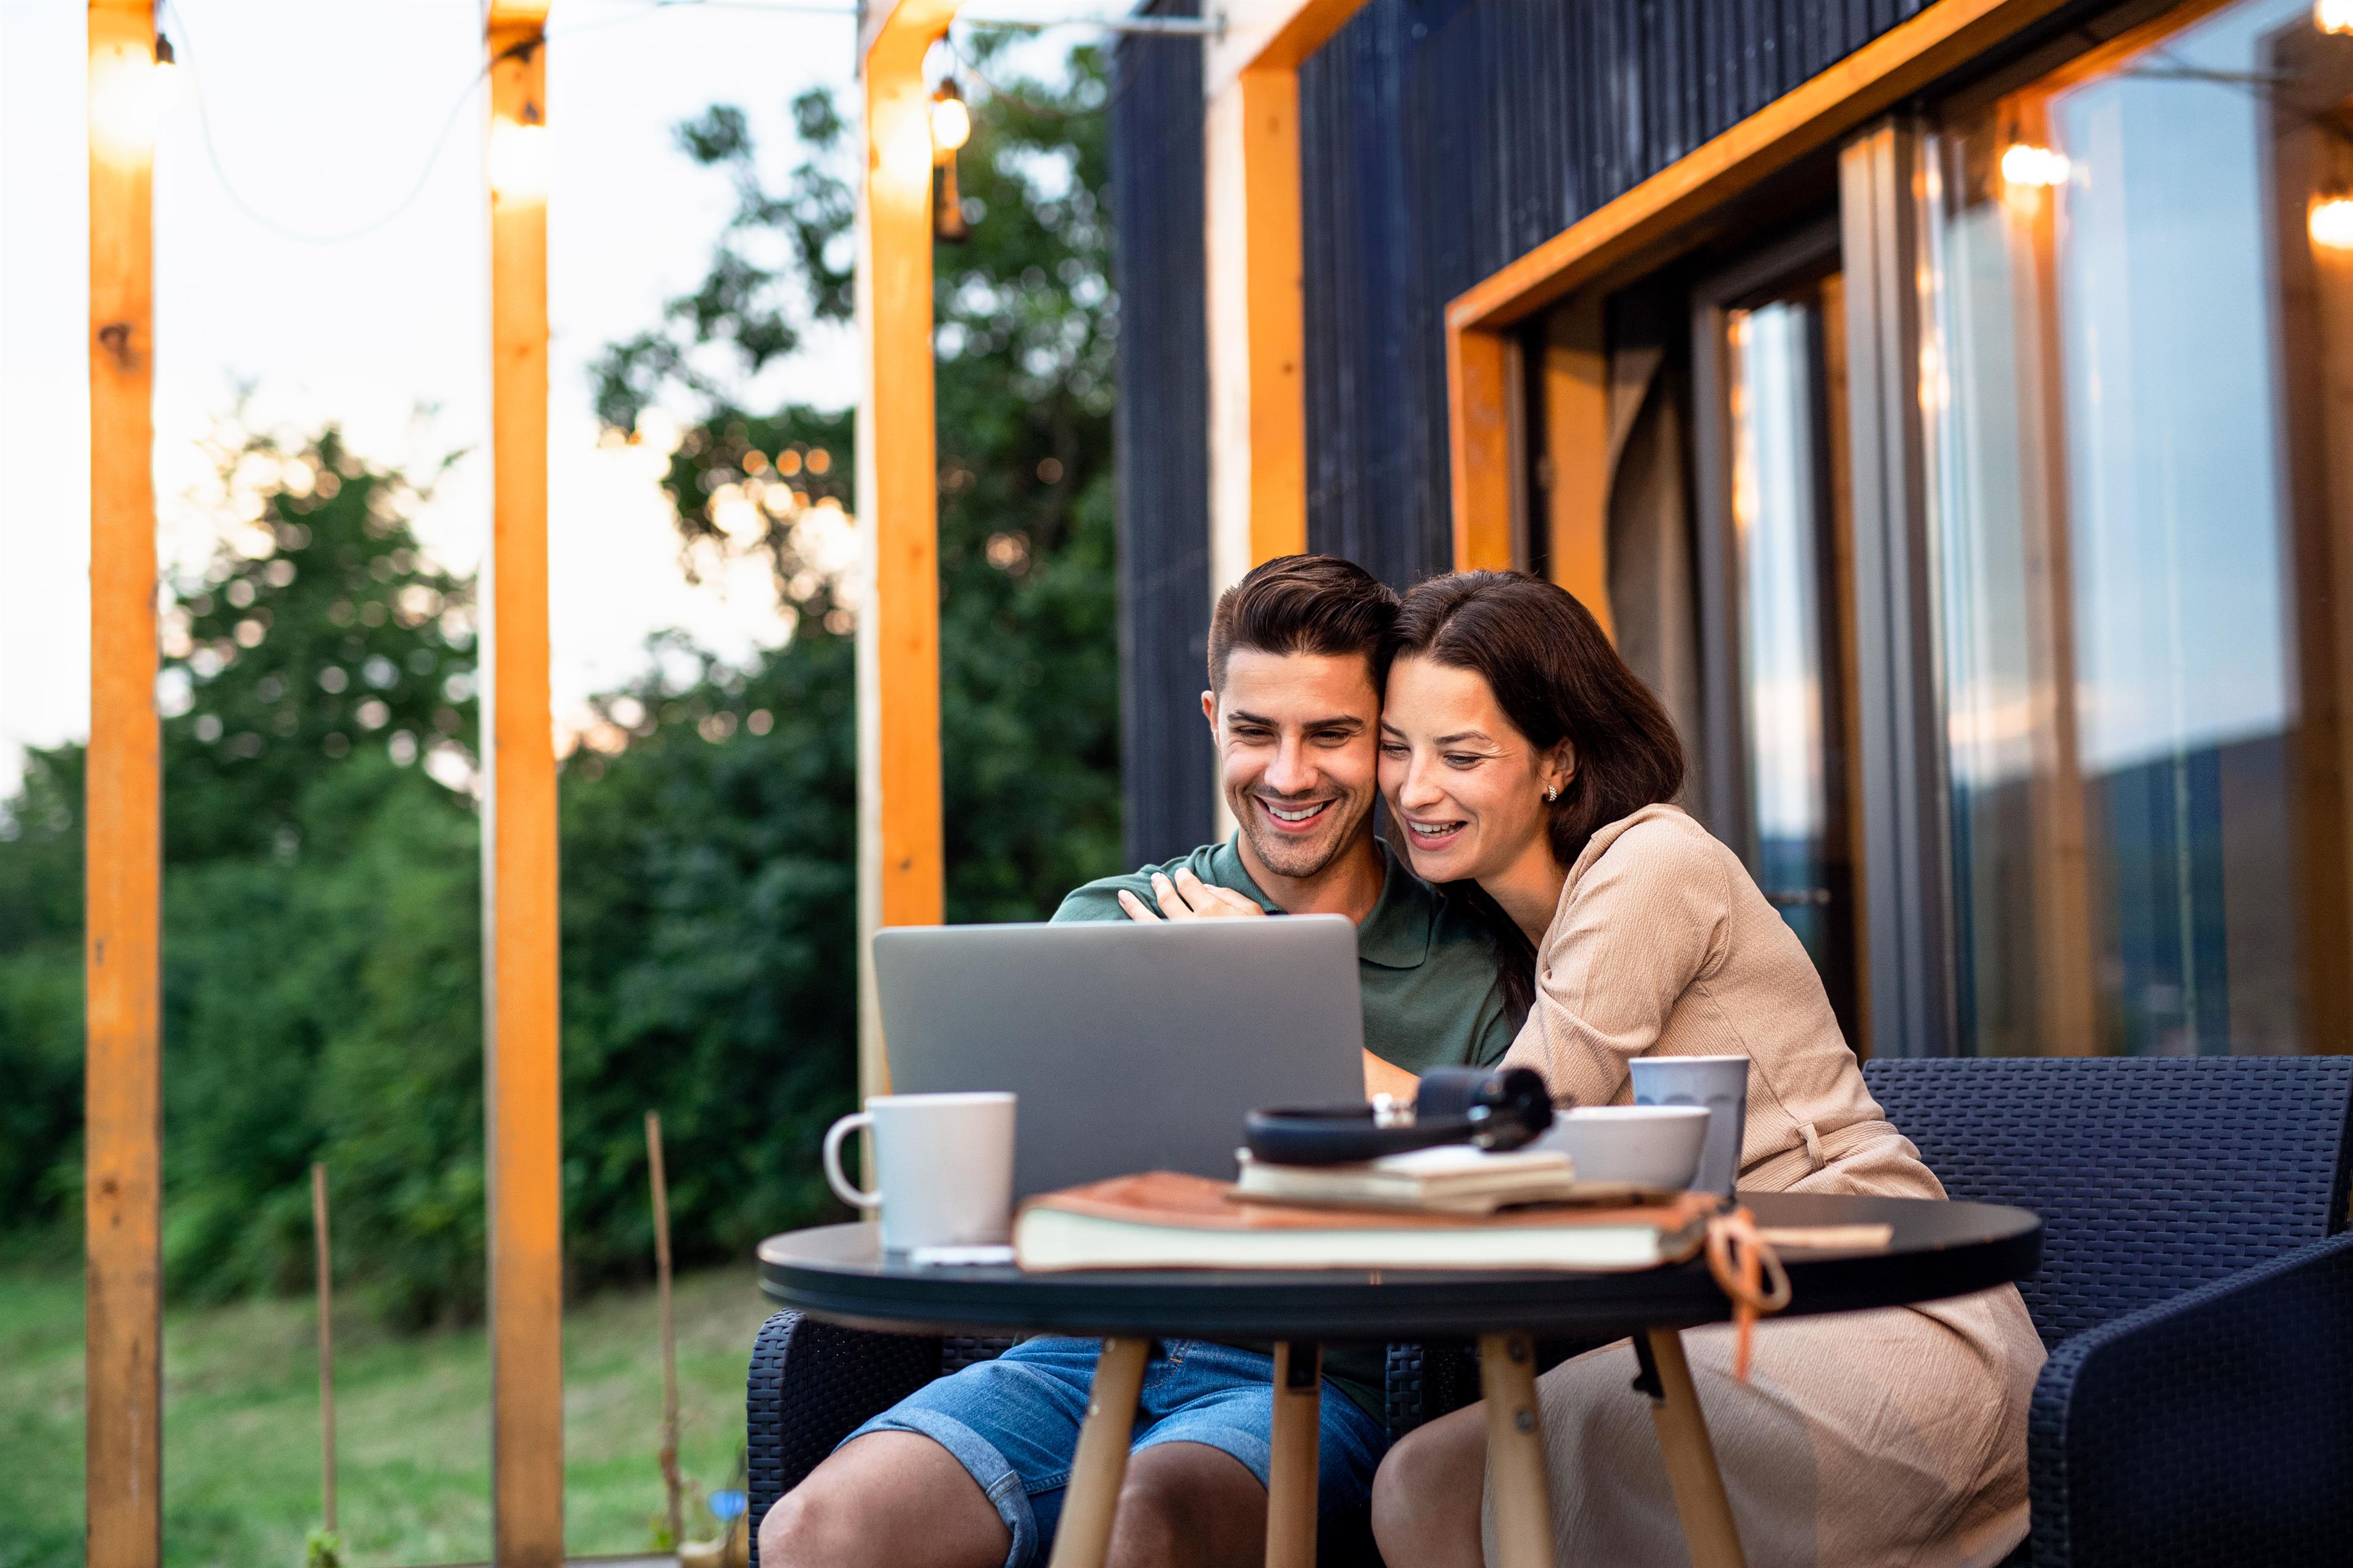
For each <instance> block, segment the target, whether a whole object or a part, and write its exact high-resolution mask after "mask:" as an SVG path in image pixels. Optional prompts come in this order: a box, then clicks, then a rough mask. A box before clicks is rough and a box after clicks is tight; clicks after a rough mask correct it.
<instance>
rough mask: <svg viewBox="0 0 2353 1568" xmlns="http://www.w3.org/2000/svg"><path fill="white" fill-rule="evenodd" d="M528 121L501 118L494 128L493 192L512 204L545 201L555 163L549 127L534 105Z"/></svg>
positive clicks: (529, 111)
mask: <svg viewBox="0 0 2353 1568" xmlns="http://www.w3.org/2000/svg"><path fill="white" fill-rule="evenodd" d="M524 112H525V114H526V116H527V118H525V119H523V120H509V119H507V118H506V117H505V116H503V115H501V116H500V117H499V118H498V119H497V120H496V121H493V122H492V123H491V190H492V191H494V192H496V193H497V194H498V195H500V196H501V197H503V198H505V199H506V200H509V201H520V202H543V201H545V200H546V199H547V190H548V186H549V184H551V183H552V182H551V179H550V174H551V169H550V165H551V164H552V163H554V149H553V148H552V147H551V146H550V145H549V142H548V135H547V127H546V126H544V125H543V124H541V123H540V122H539V121H538V119H537V117H536V114H535V111H534V110H533V109H532V107H531V106H530V105H525V106H524Z"/></svg>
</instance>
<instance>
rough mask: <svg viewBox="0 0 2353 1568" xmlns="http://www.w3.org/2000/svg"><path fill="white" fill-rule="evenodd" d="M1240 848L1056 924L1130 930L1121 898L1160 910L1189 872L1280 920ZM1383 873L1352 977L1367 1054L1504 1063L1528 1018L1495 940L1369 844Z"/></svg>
mask: <svg viewBox="0 0 2353 1568" xmlns="http://www.w3.org/2000/svg"><path fill="white" fill-rule="evenodd" d="M1239 837H1240V836H1239V835H1237V836H1236V838H1229V839H1228V840H1227V841H1226V842H1224V843H1223V844H1205V845H1203V846H1202V847H1200V848H1198V849H1196V850H1194V851H1193V852H1192V853H1191V854H1190V855H1187V856H1186V857H1185V858H1183V859H1181V860H1171V861H1169V862H1168V863H1167V864H1166V865H1165V866H1146V867H1145V868H1142V869H1141V870H1138V871H1134V872H1132V873H1130V874H1129V875H1127V876H1124V877H1105V878H1103V879H1102V880H1100V881H1094V882H1089V883H1088V884H1087V885H1086V886H1085V887H1083V888H1080V889H1077V890H1076V891H1074V892H1072V893H1071V896H1070V897H1068V898H1066V899H1064V900H1062V906H1061V908H1060V909H1058V910H1055V911H1054V918H1055V919H1056V920H1058V921H1124V920H1125V919H1127V914H1126V911H1124V910H1122V909H1121V908H1120V907H1119V895H1120V892H1121V890H1122V889H1125V890H1126V891H1128V892H1131V893H1134V895H1135V896H1136V897H1137V898H1139V899H1142V900H1144V903H1145V908H1147V909H1152V910H1157V909H1158V908H1159V907H1160V906H1159V904H1158V903H1157V902H1156V901H1155V900H1154V898H1153V893H1152V875H1153V873H1154V872H1155V871H1158V872H1161V873H1164V874H1166V875H1167V876H1170V877H1174V876H1175V875H1176V873H1177V871H1178V870H1179V869H1189V870H1190V871H1191V872H1192V873H1193V874H1194V875H1195V876H1197V877H1198V878H1200V879H1201V880H1203V881H1204V882H1207V883H1208V884H1209V885H1210V886H1212V887H1218V888H1227V889H1232V890H1233V891H1234V892H1237V893H1240V894H1241V895H1242V896H1244V897H1245V898H1250V899H1255V900H1258V904H1259V907H1260V908H1261V909H1263V910H1266V911H1267V913H1269V914H1280V913H1281V912H1282V911H1281V910H1278V909H1277V908H1276V907H1275V905H1274V901H1273V900H1271V899H1269V898H1268V897H1267V896H1266V894H1265V893H1263V892H1261V891H1260V889H1259V885H1258V884H1257V883H1256V882H1254V881H1252V880H1250V871H1249V870H1248V868H1245V867H1244V866H1243V865H1242V857H1241V850H1240V848H1239V847H1237V840H1238V838H1239ZM1373 847H1374V848H1376V849H1377V850H1379V851H1380V856H1381V864H1382V867H1383V868H1384V870H1385V872H1386V873H1387V874H1386V875H1385V876H1383V878H1382V879H1381V896H1380V898H1379V899H1378V900H1377V901H1376V902H1375V903H1374V905H1373V912H1372V913H1370V914H1368V915H1366V917H1365V918H1364V921H1362V923H1360V924H1359V925H1358V926H1357V927H1356V973H1357V975H1358V977H1359V979H1360V980H1361V981H1362V982H1363V985H1364V998H1365V1048H1366V1050H1368V1051H1370V1052H1372V1053H1373V1055H1375V1056H1377V1057H1378V1058H1381V1059H1382V1060H1383V1061H1385V1062H1388V1063H1390V1064H1391V1065H1393V1066H1396V1067H1401V1068H1405V1070H1406V1071H1408V1072H1410V1073H1423V1072H1427V1071H1429V1070H1430V1068H1436V1067H1463V1066H1476V1067H1485V1066H1487V1065H1489V1064H1490V1063H1493V1062H1499V1061H1501V1060H1503V1059H1504V1051H1505V1050H1507V1049H1509V1048H1510V1047H1511V1044H1512V1037H1514V1035H1517V1034H1518V1033H1519V1032H1520V1025H1521V1023H1522V1022H1523V1021H1524V1020H1525V1014H1515V1013H1514V1011H1513V1010H1512V1008H1511V1007H1510V1006H1509V1005H1508V1004H1507V1003H1506V1001H1505V999H1504V983H1503V981H1502V979H1501V978H1500V977H1499V976H1498V974H1497V972H1496V968H1495V939H1494V935H1493V932H1491V931H1489V930H1488V929H1487V924H1486V922H1485V921H1482V920H1481V919H1480V918H1479V917H1478V915H1477V914H1475V913H1474V912H1472V910H1468V909H1465V908H1464V907H1463V906H1462V905H1461V902H1460V901H1458V900H1451V899H1442V898H1440V896H1439V894H1438V890H1437V889H1434V888H1432V887H1431V886H1430V884H1429V883H1427V882H1425V881H1423V880H1422V879H1420V878H1419V877H1417V876H1415V875H1414V874H1413V872H1412V870H1411V869H1410V868H1409V867H1407V865H1406V864H1405V862H1404V861H1402V860H1400V859H1398V857H1397V856H1396V855H1395V854H1394V853H1392V852H1391V851H1390V849H1389V847H1388V844H1387V843H1386V842H1384V841H1383V840H1381V839H1378V838H1376V839H1374V840H1373Z"/></svg>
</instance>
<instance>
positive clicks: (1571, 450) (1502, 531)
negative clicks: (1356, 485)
mask: <svg viewBox="0 0 2353 1568" xmlns="http://www.w3.org/2000/svg"><path fill="white" fill-rule="evenodd" d="M2062 4H2063V0H1936V4H1935V5H1930V6H1929V7H1928V8H1927V9H1926V10H1924V11H1922V12H1921V13H1920V14H1919V15H1918V16H1915V17H1913V18H1912V19H1911V20H1910V21H1908V22H1905V23H1903V24H1901V25H1900V26H1896V27H1894V28H1892V29H1890V30H1889V31H1887V32H1885V33H1883V34H1881V35H1880V36H1879V37H1877V38H1875V39H1873V41H1872V42H1870V43H1868V44H1866V45H1864V46H1863V47H1862V48H1860V49H1857V50H1856V51H1855V52H1854V53H1853V54H1852V55H1849V56H1848V57H1847V58H1845V59H1843V60H1841V61H1840V62H1839V63H1838V64H1836V65H1834V66H1832V67H1831V68H1830V69H1828V70H1826V71H1823V72H1822V73H1821V74H1820V75H1819V76H1817V77H1814V78H1813V79H1810V80H1809V81H1807V82H1805V83H1804V84H1802V85H1801V86H1799V87H1798V88H1796V89H1792V90H1791V91H1789V92H1788V93H1785V94H1783V95H1782V96H1781V97H1779V98H1778V99H1776V100H1773V101H1772V102H1771V103H1769V104H1767V105H1766V106H1765V107H1764V108H1763V109H1760V110H1757V112H1756V113H1754V114H1752V115H1750V116H1749V117H1748V118H1746V120H1743V121H1740V122H1739V123H1738V124H1736V125H1734V126H1733V127H1731V128H1730V129H1729V130H1727V131H1725V132H1723V133H1722V134H1720V135H1718V136H1716V137H1715V138H1714V139H1712V140H1711V141H1709V142H1705V143H1704V144H1703V145H1701V146H1700V147H1698V148H1696V149H1694V151H1693V152H1691V153H1687V154H1685V155H1684V156H1683V157H1682V158H1679V159H1677V160H1676V161H1675V162H1674V163H1670V164H1669V165H1667V167H1666V168H1664V169H1662V170H1661V171H1660V172H1659V173H1658V174H1653V175H1651V177H1650V178H1649V179H1647V180H1645V181H1643V182H1642V183H1641V184H1639V185H1636V186H1635V187H1634V188H1633V189H1632V190H1630V191H1628V192H1627V193H1626V194H1625V195H1621V196H1619V197H1618V198H1616V199H1615V200H1614V201H1610V202H1609V203H1607V204H1605V205H1602V206H1600V207H1599V208H1597V209H1595V210H1594V211H1593V212H1592V213H1590V214H1588V216H1585V217H1583V218H1580V219H1578V220H1577V222H1576V223H1573V224H1571V225H1569V226H1568V227H1567V228H1565V229H1563V230H1561V231H1560V233H1558V234H1556V235H1555V236H1553V237H1552V238H1550V239H1548V240H1546V241H1545V242H1544V243H1543V244H1542V245H1539V246H1537V247H1535V249H1534V250H1531V251H1529V252H1528V253H1527V254H1526V255H1525V256H1523V257H1521V258H1519V259H1517V260H1515V261H1514V262H1512V263H1511V264H1510V265H1509V266H1507V267H1505V268H1503V269H1502V270H1500V271H1498V272H1496V273H1494V274H1493V275H1492V276H1490V277H1488V278H1486V279H1482V281H1481V282H1479V283H1478V284H1476V285H1475V286H1473V287H1472V288H1471V289H1467V290H1465V291H1464V292H1463V293H1461V294H1460V295H1458V296H1457V297H1456V298H1455V299H1454V300H1452V302H1451V303H1450V304H1449V305H1448V306H1447V308H1446V329H1445V330H1446V366H1447V405H1448V435H1449V437H1450V443H1451V456H1450V461H1451V470H1452V496H1453V505H1454V517H1453V524H1454V528H1453V532H1454V564H1455V566H1456V567H1457V568H1458V569H1468V568H1473V567H1502V566H1508V565H1510V564H1511V563H1512V539H1513V532H1514V526H1515V520H1514V517H1513V515H1512V505H1511V498H1512V494H1513V489H1514V486H1513V482H1512V473H1513V468H1514V463H1515V460H1516V458H1515V455H1514V449H1513V443H1512V430H1513V427H1514V417H1513V414H1512V410H1513V407H1514V401H1515V400H1516V399H1518V398H1519V397H1520V396H1521V395H1522V394H1521V388H1520V387H1519V386H1518V385H1517V384H1515V379H1514V377H1513V376H1512V375H1511V374H1509V373H1508V370H1507V366H1508V364H1509V363H1510V360H1511V357H1512V356H1511V353H1510V336H1511V333H1512V331H1513V329H1514V328H1515V327H1517V326H1518V325H1520V324H1521V323H1522V322H1525V321H1527V320H1528V319H1529V318H1530V317H1532V316H1534V315H1535V314H1536V313H1537V312H1538V311H1540V310H1544V309H1545V308H1546V306H1549V305H1552V304H1554V303H1556V302H1557V301H1560V300H1567V299H1569V298H1570V297H1571V296H1573V295H1578V294H1579V292H1580V290H1582V291H1583V292H1584V296H1585V298H1584V301H1583V302H1584V304H1585V306H1586V307H1587V309H1588V310H1589V311H1591V312H1592V314H1591V316H1590V318H1589V320H1590V321H1591V322H1592V323H1594V325H1595V327H1596V328H1597V330H1596V331H1593V333H1592V334H1591V337H1592V342H1591V346H1590V348H1589V350H1588V352H1589V353H1592V354H1593V355H1594V356H1595V357H1596V358H1597V359H1598V358H1599V355H1600V353H1601V352H1602V351H1601V347H1600V340H1599V332H1598V323H1599V299H1600V295H1601V293H1602V292H1603V291H1604V290H1605V289H1609V288H1610V287H1613V286H1615V285H1617V284H1619V283H1621V282H1623V281H1625V280H1626V279H1628V278H1629V277H1630V276H1631V275H1632V274H1633V273H1634V272H1636V271H1638V270H1641V269H1643V268H1649V267H1653V266H1656V265H1658V264H1659V263H1660V262H1662V261H1665V260H1667V259H1670V258H1672V256H1673V254H1674V253H1675V252H1676V251H1677V250H1678V249H1679V248H1682V247H1685V246H1687V245H1689V244H1690V243H1692V241H1693V239H1694V230H1695V229H1696V227H1697V226H1699V224H1700V223H1701V222H1702V221H1703V220H1704V219H1705V218H1706V217H1707V216H1709V215H1710V214H1711V213H1712V212H1713V211H1714V210H1715V208H1717V207H1718V206H1720V205H1722V204H1723V203H1725V201H1727V200H1729V199H1730V198H1732V197H1733V196H1736V195H1739V194H1740V193H1742V192H1744V191H1746V190H1749V189H1751V188H1752V187H1754V186H1755V185H1757V184H1758V183H1760V182H1761V181H1763V180H1765V179H1766V178H1767V177H1768V176H1770V175H1772V174H1778V173H1779V172H1780V171H1781V170H1783V169H1786V168H1788V166H1789V165H1790V164H1792V163H1796V162H1797V161H1798V160H1799V159H1800V158H1803V157H1805V156H1806V155H1808V154H1809V153H1816V152H1820V151H1821V150H1823V149H1825V148H1828V147H1830V146H1832V145H1833V144H1835V143H1836V142H1838V140H1839V139H1840V138H1841V137H1843V136H1845V135H1846V134H1847V133H1848V132H1852V131H1853V130H1855V129H1857V128H1858V127H1860V126H1862V124H1863V123H1864V122H1865V121H1869V120H1870V119H1872V118H1873V116H1875V115H1878V114H1880V113H1883V112H1884V111H1885V110H1888V109H1889V108H1891V107H1893V106H1894V104H1896V103H1897V102H1898V101H1900V100H1903V99H1905V98H1906V97H1908V96H1910V95H1911V94H1913V93H1915V92H1918V91H1920V90H1921V89H1924V88H1926V87H1927V86H1928V85H1930V84H1931V83H1932V82H1934V81H1935V80H1936V79H1937V78H1939V77H1941V76H1944V75H1946V74H1947V73H1948V72H1950V71H1951V70H1953V69H1954V68H1956V67H1958V66H1960V65H1962V64H1964V63H1965V62H1967V61H1968V60H1969V59H1970V58H1973V57H1975V56H1977V55H1978V54H1981V53H1983V52H1984V51H1985V50H1987V49H1989V48H1990V47H1993V46H1994V45H1996V44H1998V43H2000V42H2001V41H2003V40H2004V39H2006V38H2009V37H2012V36H2014V35H2015V34H2018V33H2020V32H2021V31H2023V30H2024V29H2026V28H2027V27H2029V26H2033V25H2034V24H2035V23H2038V22H2040V21H2042V20H2043V19H2044V18H2045V17H2047V16H2050V15H2051V14H2052V12H2054V11H2056V10H2058V9H2059V7H2060V5H2062ZM1596 384H1597V385H1598V382H1597V383H1596ZM1571 401H1572V402H1573V403H1574V404H1575V405H1576V407H1575V410H1574V411H1571V410H1566V409H1560V408H1554V409H1548V410H1547V418H1546V426H1547V428H1546V439H1547V442H1548V443H1549V444H1550V445H1551V446H1552V448H1553V455H1554V462H1553V475H1552V479H1553V492H1554V495H1555V498H1556V500H1555V505H1554V509H1553V510H1552V513H1551V517H1550V519H1549V522H1550V526H1551V528H1552V530H1553V532H1552V539H1551V546H1552V559H1553V562H1554V563H1555V566H1554V573H1555V575H1556V578H1558V579H1559V580H1560V581H1561V582H1562V584H1563V585H1564V586H1566V587H1567V588H1568V589H1569V590H1570V592H1572V593H1574V594H1576V595H1577V596H1578V597H1579V598H1582V599H1585V600H1586V601H1587V602H1588V604H1595V605H1599V604H1603V603H1606V602H1607V595H1606V571H1607V563H1606V549H1605V545H1604V542H1603V539H1602V537H1601V535H1602V531H1603V530H1604V529H1605V526H1606V521H1607V520H1606V515H1605V505H1604V502H1605V501H1606V497H1607V490H1608V483H1609V478H1608V475H1607V474H1606V473H1603V472H1600V471H1599V470H1598V468H1596V467H1595V465H1598V464H1600V463H1602V462H1603V461H1604V460H1605V458H1606V454H1607V453H1608V451H1609V433H1608V428H1607V405H1606V402H1607V400H1606V399H1605V398H1602V397H1599V396H1592V397H1586V398H1574V397H1573V398H1572V399H1571ZM1564 442H1566V443H1567V451H1566V452H1563V450H1562V443H1564ZM1564 495H1565V496H1567V498H1568V500H1567V505H1566V506H1564V505H1562V504H1561V500H1560V498H1562V497H1563V496H1564ZM1580 530H1582V531H1590V534H1591V536H1590V537H1586V538H1579V537H1577V533H1578V531H1580Z"/></svg>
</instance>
